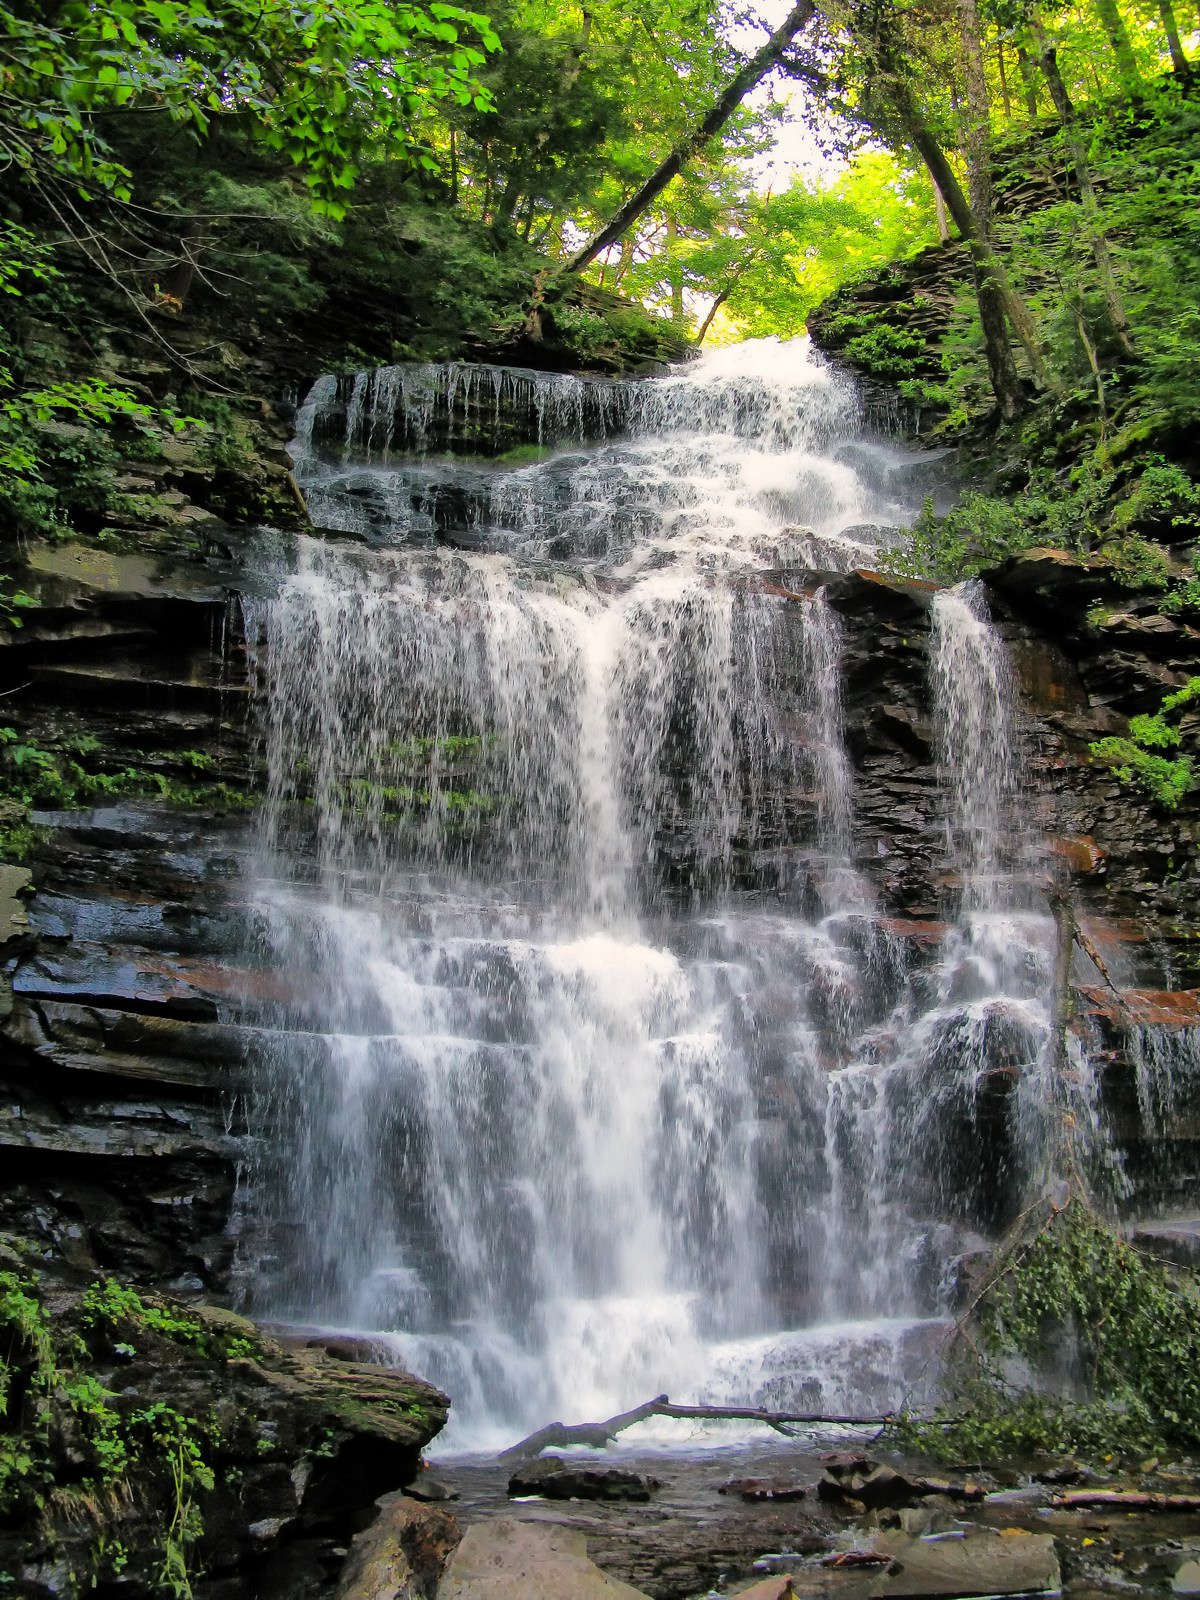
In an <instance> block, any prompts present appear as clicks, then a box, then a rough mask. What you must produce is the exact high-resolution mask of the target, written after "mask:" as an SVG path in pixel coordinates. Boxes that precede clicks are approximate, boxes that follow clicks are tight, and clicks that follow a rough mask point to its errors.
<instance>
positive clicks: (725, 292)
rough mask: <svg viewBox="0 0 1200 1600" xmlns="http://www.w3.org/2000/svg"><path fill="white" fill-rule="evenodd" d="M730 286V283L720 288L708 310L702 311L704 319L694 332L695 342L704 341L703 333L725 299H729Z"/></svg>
mask: <svg viewBox="0 0 1200 1600" xmlns="http://www.w3.org/2000/svg"><path fill="white" fill-rule="evenodd" d="M732 288H733V285H732V284H730V285H728V286H727V287H726V288H724V289H722V290H721V292H720V294H719V295H718V296H717V297H716V299H715V300H714V301H713V303H712V305H710V306H709V308H708V310H707V311H706V312H705V313H704V321H703V322H702V323H701V324H700V327H699V329H698V330H697V333H696V343H697V344H703V343H704V338H705V335H706V334H707V333H708V330H709V329H710V328H711V327H712V325H713V318H714V317H715V316H716V314H717V312H718V311H720V309H721V307H722V306H723V305H724V304H725V302H726V300H728V299H729V295H730V291H731V290H732Z"/></svg>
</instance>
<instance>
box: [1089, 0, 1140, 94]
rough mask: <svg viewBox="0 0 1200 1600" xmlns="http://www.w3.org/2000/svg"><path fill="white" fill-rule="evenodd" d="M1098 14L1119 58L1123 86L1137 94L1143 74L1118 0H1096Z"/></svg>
mask: <svg viewBox="0 0 1200 1600" xmlns="http://www.w3.org/2000/svg"><path fill="white" fill-rule="evenodd" d="M1096 15H1097V16H1098V17H1099V18H1100V24H1101V26H1102V27H1103V29H1104V32H1105V33H1106V35H1107V36H1108V42H1109V44H1110V45H1111V46H1112V49H1113V54H1114V55H1115V56H1116V58H1117V74H1118V76H1119V77H1120V79H1121V87H1122V88H1123V89H1124V90H1125V93H1126V94H1136V93H1137V92H1138V90H1139V89H1140V88H1141V87H1142V75H1141V73H1140V72H1139V71H1138V64H1137V57H1136V56H1135V55H1134V53H1133V42H1132V40H1131V39H1130V37H1129V29H1128V28H1127V27H1126V26H1125V19H1124V17H1123V16H1122V15H1121V8H1120V6H1119V5H1118V3H1117V0H1096Z"/></svg>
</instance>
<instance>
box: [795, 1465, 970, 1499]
mask: <svg viewBox="0 0 1200 1600" xmlns="http://www.w3.org/2000/svg"><path fill="white" fill-rule="evenodd" d="M926 1495H940V1496H945V1498H946V1499H949V1500H982V1499H983V1497H984V1491H983V1489H982V1488H981V1487H980V1486H979V1485H978V1484H977V1483H971V1482H965V1483H952V1482H950V1480H949V1479H948V1478H906V1477H904V1476H903V1474H902V1473H899V1472H895V1471H893V1469H892V1468H891V1467H886V1466H878V1465H876V1463H875V1462H873V1461H868V1460H866V1459H865V1458H863V1457H860V1458H858V1459H857V1460H856V1459H854V1458H849V1459H848V1460H846V1461H839V1460H837V1459H836V1458H835V1459H834V1460H833V1461H832V1462H827V1463H826V1469H825V1476H824V1477H823V1478H822V1479H821V1480H820V1482H819V1483H818V1484H817V1498H818V1499H819V1500H826V1501H832V1502H834V1503H835V1504H844V1503H845V1502H846V1501H849V1500H856V1501H857V1502H858V1503H859V1504H860V1505H862V1506H865V1507H866V1508H867V1510H868V1511H882V1510H885V1509H890V1510H895V1509H897V1508H898V1507H900V1506H911V1505H912V1504H913V1503H914V1502H915V1501H917V1500H920V1499H922V1498H923V1497H924V1496H926Z"/></svg>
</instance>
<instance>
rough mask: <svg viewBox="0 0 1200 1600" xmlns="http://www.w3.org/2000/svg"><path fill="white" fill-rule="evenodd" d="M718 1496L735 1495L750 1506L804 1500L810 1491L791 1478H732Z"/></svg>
mask: <svg viewBox="0 0 1200 1600" xmlns="http://www.w3.org/2000/svg"><path fill="white" fill-rule="evenodd" d="M717 1493H718V1494H735V1495H737V1496H739V1498H741V1499H742V1500H745V1501H746V1502H747V1503H748V1504H750V1505H754V1504H757V1503H758V1502H759V1501H761V1500H803V1499H805V1498H806V1497H807V1495H808V1489H807V1488H806V1487H805V1485H804V1484H802V1483H793V1482H792V1481H791V1479H789V1478H730V1480H729V1482H728V1483H723V1484H722V1485H721V1487H720V1488H719V1489H718V1490H717Z"/></svg>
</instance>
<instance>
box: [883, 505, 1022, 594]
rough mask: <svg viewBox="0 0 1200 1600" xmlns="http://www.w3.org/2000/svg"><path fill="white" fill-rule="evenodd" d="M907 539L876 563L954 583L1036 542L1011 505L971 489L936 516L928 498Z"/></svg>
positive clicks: (905, 575) (902, 574) (908, 575)
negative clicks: (948, 508) (955, 503)
mask: <svg viewBox="0 0 1200 1600" xmlns="http://www.w3.org/2000/svg"><path fill="white" fill-rule="evenodd" d="M904 538H905V543H903V544H900V545H896V546H893V547H892V548H891V549H888V550H885V551H884V553H883V557H882V559H881V562H880V565H881V566H882V567H883V568H884V570H885V571H888V572H891V573H894V574H895V575H896V576H897V577H903V578H926V579H930V580H932V581H933V582H936V583H958V582H960V581H961V580H962V579H963V578H969V577H974V576H975V575H976V574H977V573H980V572H983V571H985V570H986V569H987V568H988V567H994V566H996V565H997V564H998V563H999V562H1000V561H1002V560H1003V559H1004V558H1005V556H1007V555H1009V554H1011V552H1012V551H1014V550H1020V549H1023V548H1025V547H1026V546H1027V545H1030V544H1032V543H1034V542H1035V535H1034V531H1033V529H1032V528H1031V527H1030V525H1029V524H1028V522H1027V521H1026V520H1025V518H1024V517H1023V515H1022V513H1021V511H1020V510H1019V509H1018V508H1017V506H1016V505H1015V504H1013V503H1012V502H1010V501H1007V500H1000V499H995V498H993V497H992V496H989V495H984V494H977V493H974V492H970V493H968V494H966V495H964V496H963V499H962V501H961V502H960V504H959V505H957V506H956V507H955V508H954V510H953V511H951V512H950V513H949V514H948V515H947V516H944V517H939V516H938V515H937V514H936V512H935V511H934V508H933V498H932V496H930V497H927V498H926V500H925V503H924V505H923V506H922V508H921V514H920V516H919V517H918V518H917V520H916V522H915V523H914V524H913V525H912V527H911V528H906V529H905V530H904Z"/></svg>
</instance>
